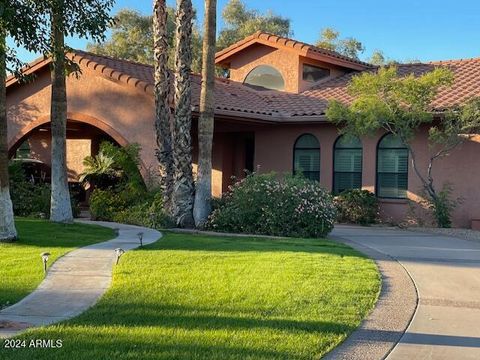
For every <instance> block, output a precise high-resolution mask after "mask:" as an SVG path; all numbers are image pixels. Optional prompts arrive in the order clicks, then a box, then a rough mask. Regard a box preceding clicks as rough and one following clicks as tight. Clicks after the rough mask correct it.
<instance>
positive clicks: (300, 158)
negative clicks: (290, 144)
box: [293, 134, 320, 181]
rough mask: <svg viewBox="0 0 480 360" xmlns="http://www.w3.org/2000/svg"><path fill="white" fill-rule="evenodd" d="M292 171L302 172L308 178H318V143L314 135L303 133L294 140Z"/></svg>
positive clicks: (317, 179)
mask: <svg viewBox="0 0 480 360" xmlns="http://www.w3.org/2000/svg"><path fill="white" fill-rule="evenodd" d="M293 172H294V174H299V173H303V175H304V176H305V177H306V178H307V179H310V180H316V181H319V180H320V144H319V143H318V140H317V138H316V137H315V136H313V135H311V134H305V135H302V136H301V137H299V138H298V139H297V141H296V142H295V148H294V154H293Z"/></svg>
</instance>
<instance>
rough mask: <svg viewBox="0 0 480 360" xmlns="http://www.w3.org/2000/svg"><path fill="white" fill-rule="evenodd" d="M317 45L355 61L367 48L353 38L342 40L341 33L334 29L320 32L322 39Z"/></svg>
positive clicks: (325, 29)
mask: <svg viewBox="0 0 480 360" xmlns="http://www.w3.org/2000/svg"><path fill="white" fill-rule="evenodd" d="M315 45H316V46H318V47H321V48H324V49H328V50H332V51H336V52H338V53H340V54H342V55H345V56H348V57H351V58H353V59H358V58H359V56H360V54H361V53H363V52H364V51H365V47H364V46H363V44H362V43H361V42H360V41H358V40H357V39H355V38H353V37H348V38H344V39H342V38H340V32H339V31H337V30H335V29H332V28H324V29H323V30H322V31H321V32H320V39H319V40H318V41H317V43H316V44H315Z"/></svg>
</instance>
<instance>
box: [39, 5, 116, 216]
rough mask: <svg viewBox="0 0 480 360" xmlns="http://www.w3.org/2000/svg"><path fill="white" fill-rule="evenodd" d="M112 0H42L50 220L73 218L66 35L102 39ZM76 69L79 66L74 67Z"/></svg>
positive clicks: (69, 67)
mask: <svg viewBox="0 0 480 360" xmlns="http://www.w3.org/2000/svg"><path fill="white" fill-rule="evenodd" d="M113 3H114V0H83V1H81V0H68V1H67V0H48V1H45V0H44V1H43V4H44V6H45V7H46V8H45V10H46V12H47V14H48V15H49V16H50V21H51V34H50V40H51V42H50V52H51V56H52V72H51V78H52V97H51V113H50V116H51V129H52V149H51V150H52V195H51V206H50V220H51V221H54V222H62V223H68V222H71V221H73V215H72V206H71V202H70V193H69V189H68V174H67V166H66V127H67V92H66V76H67V75H66V74H67V71H72V70H75V69H76V67H75V66H74V64H73V63H72V62H71V61H69V60H68V59H67V57H66V53H67V51H68V48H67V47H66V46H65V41H64V37H65V35H77V36H79V37H84V38H93V39H103V38H104V33H105V31H106V29H107V26H108V24H109V23H110V22H111V20H112V19H111V17H110V16H109V11H110V9H111V7H112V6H113ZM76 70H78V69H76Z"/></svg>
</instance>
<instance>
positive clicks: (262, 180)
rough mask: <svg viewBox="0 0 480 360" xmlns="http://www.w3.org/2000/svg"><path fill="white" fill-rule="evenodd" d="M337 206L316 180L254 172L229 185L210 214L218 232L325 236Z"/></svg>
mask: <svg viewBox="0 0 480 360" xmlns="http://www.w3.org/2000/svg"><path fill="white" fill-rule="evenodd" d="M335 218H336V209H335V206H334V204H333V199H332V197H331V195H330V194H329V193H328V192H327V191H325V190H324V189H323V188H322V187H320V185H319V184H318V183H317V182H313V181H310V180H306V179H303V178H299V177H291V176H289V177H286V178H285V179H283V180H278V179H277V178H276V176H275V174H267V175H258V174H251V175H249V176H247V177H246V178H245V179H243V180H241V181H239V182H237V183H236V184H235V185H233V186H231V187H230V188H229V192H228V193H226V194H224V196H223V198H222V199H221V200H219V202H218V204H217V206H216V209H215V210H214V211H213V213H212V214H211V215H210V217H209V221H208V224H207V227H208V228H209V229H212V230H216V231H225V232H237V233H249V234H265V235H278V236H295V237H323V236H325V235H327V234H328V233H329V232H330V231H331V230H332V229H333V224H334V221H335Z"/></svg>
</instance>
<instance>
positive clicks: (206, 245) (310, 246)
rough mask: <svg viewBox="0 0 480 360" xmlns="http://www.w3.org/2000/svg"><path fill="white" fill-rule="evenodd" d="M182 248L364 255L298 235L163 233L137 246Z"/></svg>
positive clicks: (145, 248) (144, 249)
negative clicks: (269, 236)
mask: <svg viewBox="0 0 480 360" xmlns="http://www.w3.org/2000/svg"><path fill="white" fill-rule="evenodd" d="M153 249H155V250H184V251H207V252H210V251H219V252H304V253H324V254H328V255H338V256H356V257H361V258H365V256H364V255H363V254H361V253H359V252H358V251H356V250H354V249H352V248H351V247H349V246H347V245H344V244H341V243H338V242H335V241H331V240H325V239H300V238H285V239H284V238H282V239H268V238H256V237H251V238H243V237H241V238H240V237H239V238H235V237H223V236H205V235H191V234H188V235H184V234H175V233H168V232H166V233H165V236H164V237H163V238H162V239H161V240H160V241H158V242H157V243H155V244H151V245H149V246H146V247H144V248H143V249H138V250H137V251H142V250H143V251H148V250H153Z"/></svg>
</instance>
